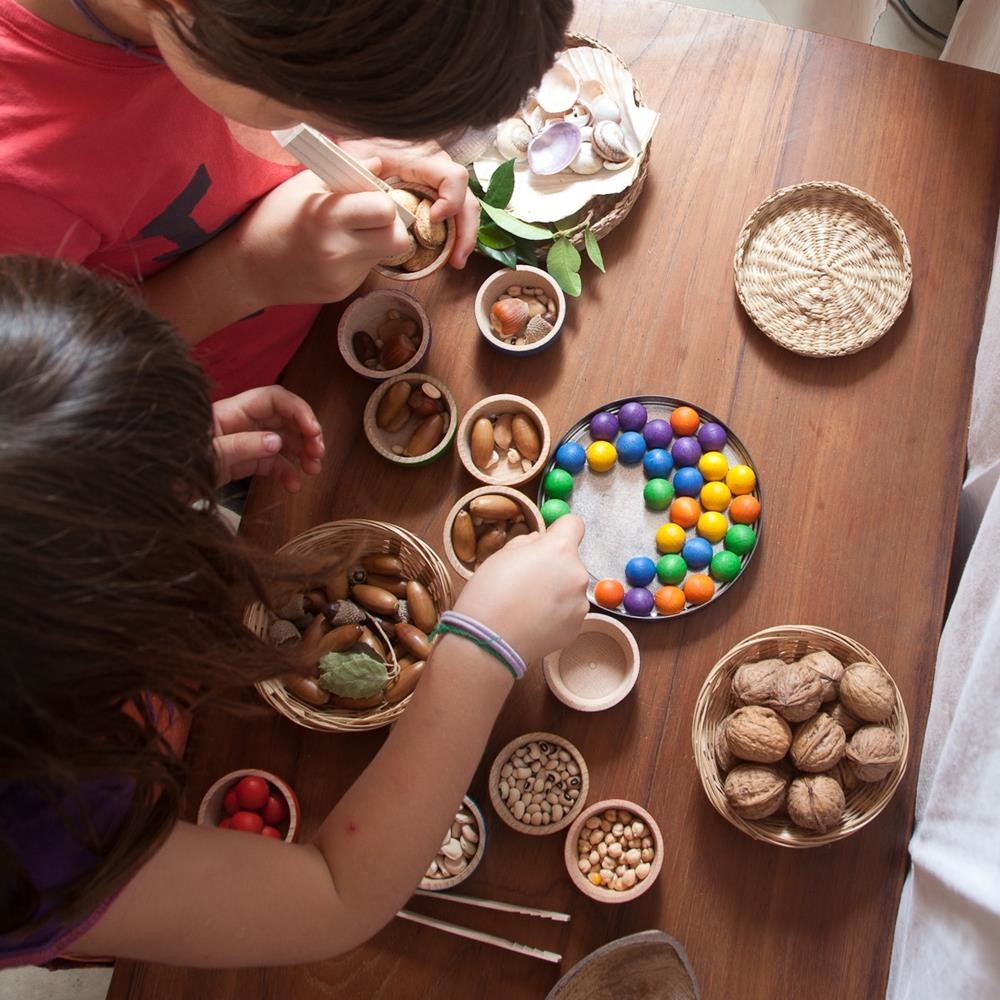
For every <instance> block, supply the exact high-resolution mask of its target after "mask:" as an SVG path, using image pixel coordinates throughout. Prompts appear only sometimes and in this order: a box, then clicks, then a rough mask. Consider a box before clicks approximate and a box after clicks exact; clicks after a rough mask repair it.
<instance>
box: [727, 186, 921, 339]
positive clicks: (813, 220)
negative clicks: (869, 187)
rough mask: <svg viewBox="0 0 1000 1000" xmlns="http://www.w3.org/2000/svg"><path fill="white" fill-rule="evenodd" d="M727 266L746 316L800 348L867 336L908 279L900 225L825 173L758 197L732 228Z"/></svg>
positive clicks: (899, 298) (890, 319)
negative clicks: (732, 251) (735, 233)
mask: <svg viewBox="0 0 1000 1000" xmlns="http://www.w3.org/2000/svg"><path fill="white" fill-rule="evenodd" d="M733 267H734V270H735V272H736V292H737V294H738V295H739V297H740V301H741V302H742V303H743V307H744V308H745V309H746V311H747V313H749V315H750V318H751V319H752V320H753V321H754V323H755V324H756V325H757V326H758V327H759V328H760V329H761V331H762V332H763V333H765V334H766V335H767V336H768V337H770V338H771V339H772V340H773V341H775V342H776V343H778V344H780V345H781V346H782V347H786V348H788V350H790V351H794V352H795V353H796V354H804V355H807V356H810V357H834V356H838V355H844V354H854V353H856V352H857V351H860V350H861V349H862V348H865V347H868V346H869V345H870V344H873V343H874V342H875V341H876V340H878V339H879V338H880V337H881V336H882V335H883V334H884V333H885V332H886V331H887V330H888V329H889V327H890V326H892V324H893V323H894V322H895V321H896V319H897V318H898V317H899V314H900V313H901V312H902V310H903V306H905V305H906V300H907V298H908V297H909V294H910V285H911V283H912V279H913V270H912V264H911V261H910V248H909V245H908V244H907V242H906V235H905V234H904V233H903V230H902V228H901V227H900V225H899V223H898V222H897V221H896V219H895V218H894V217H893V215H892V213H891V212H890V211H889V210H888V209H887V208H886V207H885V206H884V205H882V204H880V203H879V202H878V201H876V200H875V199H874V198H872V197H871V196H870V195H867V194H865V193H864V192H863V191H858V190H857V189H856V188H852V187H848V186H847V185H846V184H838V183H835V182H832V181H817V182H812V183H808V184H796V185H793V186H792V187H786V188H782V189H781V190H779V191H776V192H775V193H774V194H772V195H771V196H770V197H769V198H767V199H765V200H764V201H763V202H762V203H761V204H760V205H759V206H758V207H757V209H756V210H755V211H754V213H753V214H752V215H751V216H750V218H749V219H748V220H747V222H746V224H745V225H744V226H743V229H742V231H741V232H740V236H739V240H738V242H737V245H736V255H735V257H734V259H733Z"/></svg>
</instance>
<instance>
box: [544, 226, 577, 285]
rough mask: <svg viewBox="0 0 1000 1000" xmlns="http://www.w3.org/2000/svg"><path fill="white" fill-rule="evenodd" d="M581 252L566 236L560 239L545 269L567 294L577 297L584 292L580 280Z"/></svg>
mask: <svg viewBox="0 0 1000 1000" xmlns="http://www.w3.org/2000/svg"><path fill="white" fill-rule="evenodd" d="M581 263H582V259H581V257H580V251H579V250H577V248H576V247H575V246H573V244H572V243H570V241H569V240H568V239H566V237H565V236H560V237H558V238H557V239H556V240H555V241H554V242H553V244H552V249H551V250H549V254H548V256H547V257H546V258H545V268H546V270H547V271H548V272H549V274H551V275H552V277H553V278H555V280H556V282H557V284H558V285H559V287H560V288H561V289H562V290H563V291H564V292H565V293H566V294H567V295H573V296H577V295H579V294H580V292H581V291H582V290H583V282H582V281H581V279H580V264H581Z"/></svg>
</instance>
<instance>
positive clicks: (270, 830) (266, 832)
mask: <svg viewBox="0 0 1000 1000" xmlns="http://www.w3.org/2000/svg"><path fill="white" fill-rule="evenodd" d="M260 835H261V836H262V837H271V838H273V839H274V840H284V839H285V838H284V837H282V836H281V834H280V833H279V832H278V830H277V829H276V828H275V827H273V826H265V827H264V829H263V830H261V831H260Z"/></svg>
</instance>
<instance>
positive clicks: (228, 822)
mask: <svg viewBox="0 0 1000 1000" xmlns="http://www.w3.org/2000/svg"><path fill="white" fill-rule="evenodd" d="M232 825H233V820H232V817H230V816H226V817H225V818H224V819H220V820H219V829H220V830H229V829H231V828H232Z"/></svg>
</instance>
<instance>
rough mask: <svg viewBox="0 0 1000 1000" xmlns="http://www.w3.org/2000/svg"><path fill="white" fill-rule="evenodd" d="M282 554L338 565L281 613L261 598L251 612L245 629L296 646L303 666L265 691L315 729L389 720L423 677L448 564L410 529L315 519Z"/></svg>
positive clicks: (354, 728)
mask: <svg viewBox="0 0 1000 1000" xmlns="http://www.w3.org/2000/svg"><path fill="white" fill-rule="evenodd" d="M278 551H279V552H283V553H286V554H288V553H301V554H302V555H304V556H306V555H307V556H309V557H310V558H316V557H318V558H319V559H320V560H327V559H329V561H330V563H331V565H333V566H334V567H335V569H334V570H333V571H332V572H331V573H330V575H329V578H327V579H317V580H314V581H311V583H310V585H309V586H308V587H307V588H305V589H303V590H301V591H298V590H297V591H295V592H294V593H291V594H289V595H288V596H287V599H286V600H284V602H283V603H282V605H281V607H277V608H275V609H274V610H273V611H271V610H268V609H267V608H265V607H264V605H263V604H260V603H256V604H253V605H251V606H250V607H249V608H248V609H247V613H246V619H245V620H246V624H247V627H248V628H250V629H251V630H252V631H253V632H256V633H257V634H258V635H259V636H261V637H264V638H267V639H268V640H269V641H270V642H272V643H274V644H275V645H276V646H284V645H286V644H288V645H289V647H290V648H292V649H293V654H299V655H298V656H297V658H299V659H301V662H302V668H303V669H302V672H301V673H289V674H286V675H285V676H283V677H277V678H274V679H273V680H266V681H261V682H260V683H259V684H258V685H257V690H258V692H259V693H260V695H261V697H262V698H263V699H264V701H266V702H267V703H268V704H269V705H270V706H271V707H272V708H274V709H275V710H277V711H278V712H280V713H281V714H282V715H284V716H286V717H287V718H289V719H291V720H292V721H293V722H297V723H298V724H299V725H301V726H305V727H307V728H309V729H318V730H323V731H329V732H358V731H359V730H366V729H377V728H379V727H381V726H386V725H389V724H390V723H391V722H393V721H394V720H395V719H397V718H398V717H399V716H400V714H401V713H402V712H403V709H404V708H405V707H406V703H407V702H408V701H409V699H410V695H411V694H412V693H413V690H414V689H415V688H416V685H417V682H418V681H419V678H420V674H421V672H422V670H423V666H424V660H425V658H426V656H427V653H428V652H429V649H430V643H429V639H428V633H429V632H430V631H432V630H433V628H434V626H435V625H436V624H437V619H438V617H439V616H440V614H441V612H442V611H445V610H446V609H448V608H449V607H451V600H452V597H451V579H450V577H449V575H448V571H447V569H446V568H445V566H444V563H442V562H441V559H440V558H439V557H438V555H437V553H436V552H434V550H433V549H431V547H430V546H429V545H427V543H426V542H424V541H422V540H421V539H420V538H418V537H417V536H416V535H414V534H412V533H411V532H409V531H407V530H406V529H405V528H401V527H399V526H398V525H394V524H388V523H386V522H383V521H368V520H363V519H353V520H344V521H331V522H328V523H326V524H319V525H316V527H314V528H310V529H309V530H308V531H305V532H303V533H302V534H301V535H297V536H296V537H295V538H293V539H292V540H291V541H289V542H287V543H286V544H285V545H283V546H282V547H281V548H280V549H279V550H278Z"/></svg>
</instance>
